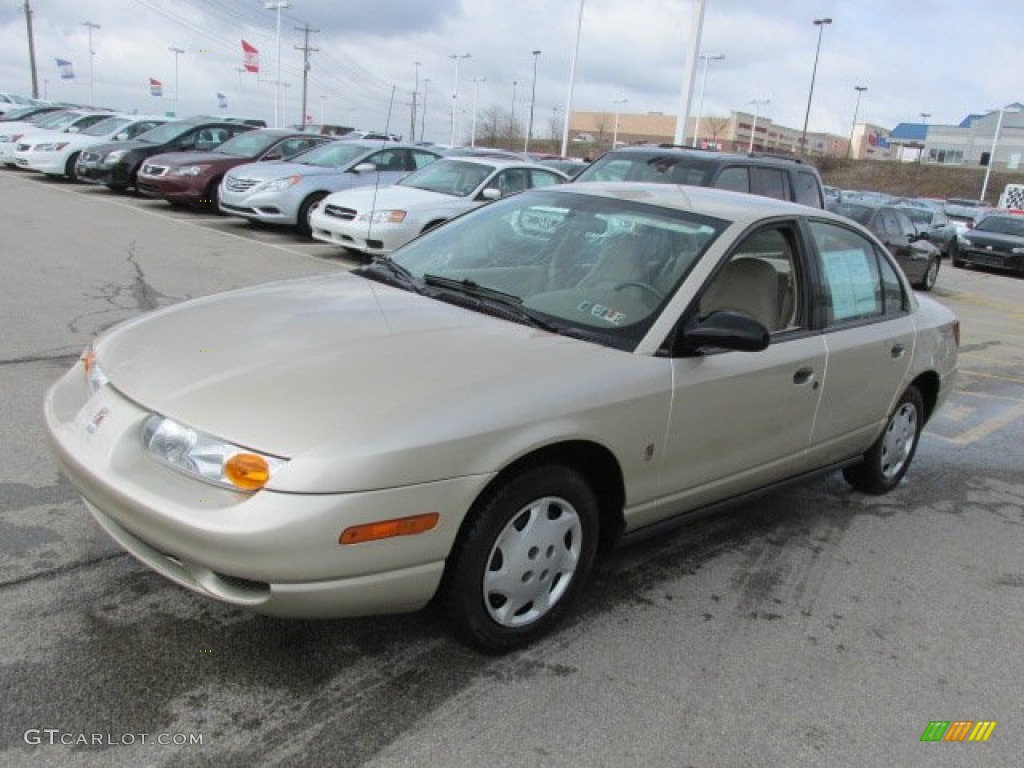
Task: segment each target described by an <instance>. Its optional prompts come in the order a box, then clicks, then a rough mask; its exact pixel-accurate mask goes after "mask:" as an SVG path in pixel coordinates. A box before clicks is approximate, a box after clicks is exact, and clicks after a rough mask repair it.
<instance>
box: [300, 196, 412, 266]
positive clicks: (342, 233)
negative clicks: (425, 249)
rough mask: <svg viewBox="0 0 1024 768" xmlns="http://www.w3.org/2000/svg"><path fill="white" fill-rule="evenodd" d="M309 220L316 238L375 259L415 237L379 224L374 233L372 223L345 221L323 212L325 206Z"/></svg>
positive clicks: (353, 220) (393, 227)
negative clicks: (371, 227)
mask: <svg viewBox="0 0 1024 768" xmlns="http://www.w3.org/2000/svg"><path fill="white" fill-rule="evenodd" d="M309 220H310V224H311V225H312V232H311V234H312V235H313V238H314V239H316V240H320V241H322V242H325V243H330V244H332V245H340V246H342V247H345V248H353V249H355V250H357V251H361V252H363V253H366V254H369V255H373V256H386V255H387V254H389V253H391V252H392V251H393V250H395V249H396V248H397V247H398V246H400V245H402V244H403V243H406V242H408V241H409V240H411V239H412V237H407V236H405V234H404V232H402V231H400V230H399V228H397V227H395V226H388V225H387V224H378V225H375V226H374V227H373V229H372V231H371V229H370V226H369V224H368V223H367V222H365V221H356V220H355V219H352V220H343V219H339V218H336V217H333V216H328V215H326V214H325V213H323V210H322V207H321V210H318V211H316V212H315V213H313V215H312V216H310V219H309ZM414 236H415V235H413V237H414Z"/></svg>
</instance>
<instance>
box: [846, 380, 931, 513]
mask: <svg viewBox="0 0 1024 768" xmlns="http://www.w3.org/2000/svg"><path fill="white" fill-rule="evenodd" d="M923 427H924V400H922V399H921V393H920V392H918V391H917V388H916V387H908V388H907V390H906V392H904V393H903V395H902V396H901V397H900V399H899V401H898V402H897V403H896V407H895V408H894V409H893V412H892V414H891V415H890V416H889V420H888V421H887V422H886V423H885V429H884V430H882V434H881V435H879V436H878V439H877V440H875V442H874V444H873V445H872V446H871V447H870V448H869V449H868V451H867V453H865V454H864V458H863V459H862V460H861V462H860V463H859V464H855V465H854V466H852V467H847V468H846V469H844V470H843V477H845V478H846V482H848V483H849V484H850V485H852V486H853V487H854V488H856V489H857V490H858V491H863V492H864V493H871V494H875V495H879V494H883V493H888V492H889V491H891V490H892V489H893V488H895V487H896V486H897V485H899V482H900V480H902V479H903V476H904V475H905V474H906V473H907V470H908V469H909V468H910V462H911V461H912V460H913V458H914V452H915V451H916V450H917V443H918V440H919V438H920V437H921V429H922V428H923Z"/></svg>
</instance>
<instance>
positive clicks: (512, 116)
mask: <svg viewBox="0 0 1024 768" xmlns="http://www.w3.org/2000/svg"><path fill="white" fill-rule="evenodd" d="M517 85H519V81H518V80H513V81H512V111H511V112H510V113H509V118H508V132H509V138H513V137H515V135H516V86H517Z"/></svg>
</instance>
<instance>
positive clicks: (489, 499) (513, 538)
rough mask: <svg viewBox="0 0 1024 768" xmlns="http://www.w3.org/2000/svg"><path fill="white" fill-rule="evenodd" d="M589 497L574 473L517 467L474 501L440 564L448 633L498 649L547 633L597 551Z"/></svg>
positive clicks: (580, 585)
mask: <svg viewBox="0 0 1024 768" xmlns="http://www.w3.org/2000/svg"><path fill="white" fill-rule="evenodd" d="M598 528H599V520H598V504H597V497H596V496H595V495H594V491H593V489H592V488H591V487H590V484H589V483H588V482H587V481H586V479H585V478H584V477H583V476H582V475H581V474H580V473H579V472H577V471H575V470H573V469H570V468H568V467H565V466H560V465H545V466H537V467H532V468H528V469H525V470H523V471H521V472H518V473H516V474H514V475H512V476H511V477H509V478H508V479H507V480H505V481H504V482H503V483H501V485H500V486H498V487H496V488H495V489H494V490H493V491H491V492H489V493H487V494H486V495H485V496H483V497H481V499H480V500H478V502H477V504H476V505H474V508H473V510H471V512H470V517H468V518H467V519H466V522H465V523H464V524H463V530H462V531H461V532H460V534H459V537H458V539H457V541H456V544H455V547H454V548H453V551H452V554H451V556H450V557H449V558H448V563H447V565H446V567H445V574H444V578H443V580H442V583H441V590H440V592H439V607H440V608H441V611H442V613H443V614H444V615H445V618H446V619H447V621H448V624H449V626H450V628H451V629H452V631H453V632H454V633H455V634H456V635H457V636H458V637H459V638H460V639H461V640H463V641H464V642H466V643H468V644H470V645H473V646H475V647H477V648H479V649H481V650H483V651H487V652H489V653H504V652H507V651H511V650H514V649H515V648H518V647H521V646H523V645H526V644H527V643H530V642H532V641H534V640H536V639H537V638H539V637H541V636H542V635H544V634H545V633H547V632H548V631H550V630H551V629H552V628H553V627H554V626H555V625H556V624H557V623H558V621H559V620H560V619H561V618H562V616H563V615H564V614H565V612H566V611H567V610H568V608H569V606H570V605H571V604H572V603H573V601H574V600H575V599H576V597H577V595H578V594H579V593H580V591H581V590H582V589H583V586H584V584H585V583H586V580H587V577H588V576H589V574H590V568H591V566H592V565H593V562H594V557H595V554H596V552H597V539H598Z"/></svg>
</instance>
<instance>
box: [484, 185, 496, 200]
mask: <svg viewBox="0 0 1024 768" xmlns="http://www.w3.org/2000/svg"><path fill="white" fill-rule="evenodd" d="M480 197H482V198H483V199H484V200H498V199H500V198H501V190H500V189H498V188H497V187H487V189H485V190H484V191H483V192H481V193H480Z"/></svg>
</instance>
